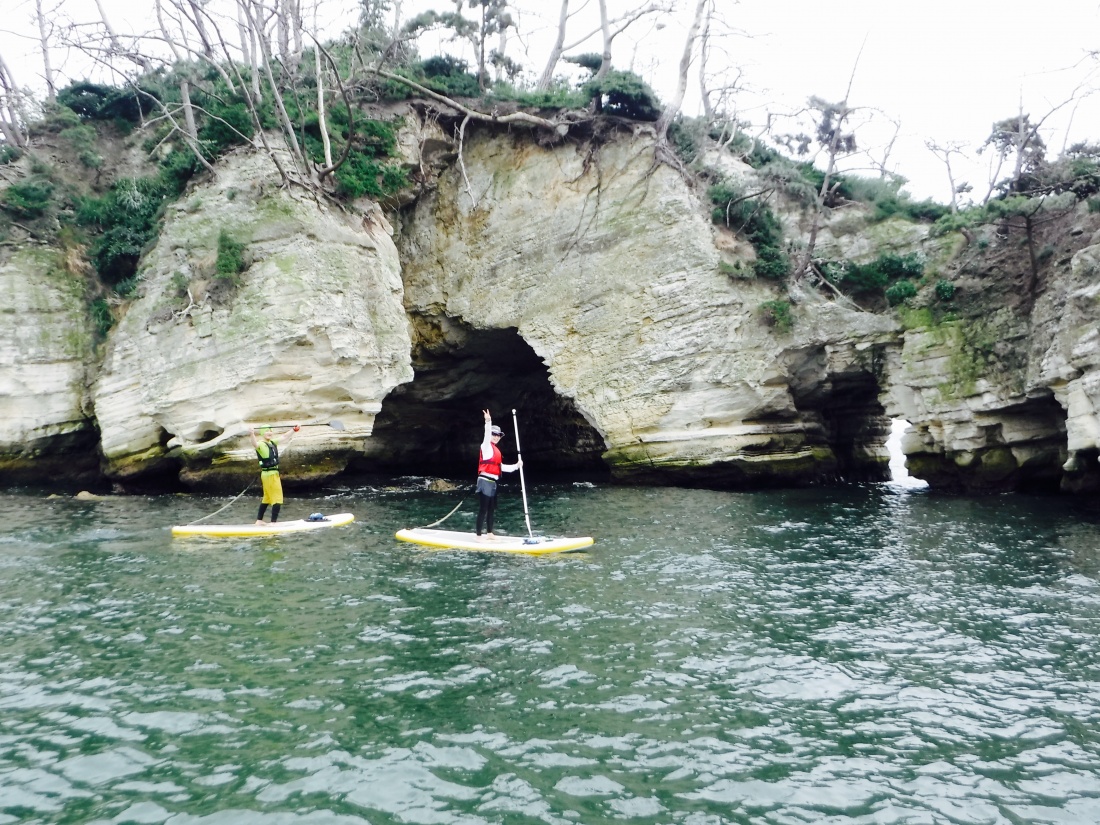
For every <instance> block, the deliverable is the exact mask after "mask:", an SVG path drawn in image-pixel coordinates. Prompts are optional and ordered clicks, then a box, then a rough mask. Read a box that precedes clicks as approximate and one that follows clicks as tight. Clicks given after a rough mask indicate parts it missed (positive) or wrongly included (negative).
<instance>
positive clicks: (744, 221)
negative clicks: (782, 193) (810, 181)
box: [707, 183, 790, 280]
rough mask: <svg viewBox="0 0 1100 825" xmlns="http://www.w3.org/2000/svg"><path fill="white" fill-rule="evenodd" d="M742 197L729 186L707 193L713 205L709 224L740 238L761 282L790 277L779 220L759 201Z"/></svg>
mask: <svg viewBox="0 0 1100 825" xmlns="http://www.w3.org/2000/svg"><path fill="white" fill-rule="evenodd" d="M760 194H764V193H757V194H756V195H746V194H745V193H744V192H742V191H741V189H740V188H738V187H737V186H734V185H733V184H730V183H719V184H715V185H714V186H711V187H710V189H708V190H707V197H709V198H710V201H711V203H713V204H714V209H713V210H712V211H711V220H713V221H714V223H717V224H722V225H724V226H727V227H729V228H730V229H732V230H734V231H735V232H740V233H741V234H743V235H744V236H745V237H746V238H747V239H748V241H749V243H751V244H752V247H753V249H754V250H755V251H756V262H755V263H754V264H753V270H754V272H755V273H756V274H757V275H759V276H761V277H763V278H772V279H775V280H780V279H782V278H785V277H786V276H787V275H788V274H789V273H790V261H789V259H788V258H787V253H786V252H785V251H784V249H783V227H782V225H781V224H780V223H779V218H777V217H776V216H775V213H774V212H773V211H772V210H771V207H769V206H768V204H767V202H766V201H764V200H763V199H761V198H760V197H759V195H760Z"/></svg>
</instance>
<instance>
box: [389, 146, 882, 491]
mask: <svg viewBox="0 0 1100 825" xmlns="http://www.w3.org/2000/svg"><path fill="white" fill-rule="evenodd" d="M399 247H400V249H401V253H402V263H403V278H404V283H405V305H406V308H407V309H408V310H409V312H410V313H411V314H412V316H413V317H414V319H418V321H417V323H418V328H424V327H435V328H439V327H448V328H452V327H455V326H461V328H462V329H463V333H462V337H463V339H464V340H469V339H470V338H476V337H477V336H478V335H482V336H484V335H485V334H486V333H487V332H489V331H502V330H510V329H512V330H515V335H516V337H517V339H518V340H517V341H516V343H515V346H519V345H520V343H519V342H522V346H524V347H529V348H530V350H531V351H533V353H534V354H535V355H536V356H537V358H538V360H539V361H541V363H542V364H544V365H545V371H546V378H545V380H546V381H548V383H549V385H550V387H552V390H553V394H554V395H555V396H557V397H558V398H561V399H567V400H568V402H569V404H570V406H571V407H572V408H573V409H574V410H575V412H576V413H577V414H579V415H580V416H581V417H582V418H583V420H584V421H586V422H587V423H588V425H589V426H590V428H591V430H592V431H594V433H595V434H596V435H598V441H600V442H602V447H603V454H602V459H603V461H605V462H606V463H607V465H608V466H609V467H610V469H611V471H612V473H613V474H614V475H615V477H617V478H620V479H624V480H637V481H653V482H658V481H664V482H676V483H686V484H713V485H759V484H773V483H774V484H792V483H804V482H808V481H813V480H820V479H823V478H829V477H833V476H835V475H836V474H837V473H838V472H840V471H841V470H843V469H845V468H847V469H852V470H854V471H856V472H857V473H858V474H863V475H867V476H870V477H881V476H882V473H883V472H885V466H886V462H887V456H886V453H885V450H884V447H883V444H884V442H885V438H886V435H885V432H886V429H887V422H886V419H885V418H884V417H883V408H882V406H881V404H880V403H879V401H878V398H877V394H878V393H877V380H878V377H877V376H876V375H875V372H876V370H878V369H879V368H880V367H881V366H882V365H884V363H885V359H884V358H882V357H881V350H882V349H883V348H884V347H887V346H889V344H890V342H891V341H892V340H895V339H896V329H897V328H896V324H895V322H894V321H892V320H891V319H889V318H888V317H886V316H881V315H875V314H872V313H866V312H855V311H851V310H846V309H844V308H842V307H840V306H839V305H837V304H833V303H829V302H824V301H816V302H813V303H808V304H807V306H806V308H805V310H804V311H802V312H800V314H799V321H798V323H796V324H795V326H794V327H793V329H792V330H791V331H790V332H789V333H788V332H780V333H777V332H776V331H775V330H774V329H773V328H771V327H769V326H767V325H766V324H765V323H763V321H762V320H761V317H760V311H759V306H760V304H761V303H763V302H765V301H767V300H770V299H774V298H776V297H777V295H778V294H779V293H778V292H777V289H776V287H775V285H773V284H769V283H766V282H763V281H759V280H734V279H731V278H730V277H729V275H727V274H725V273H724V272H723V271H722V267H721V266H720V263H721V261H722V260H723V257H722V256H723V252H722V251H720V249H719V245H718V239H717V237H716V230H715V228H714V227H713V226H712V224H711V223H710V221H709V219H708V215H707V210H706V208H705V207H704V206H703V205H702V204H701V203H700V202H699V201H698V199H697V196H696V195H695V193H693V192H692V190H691V189H690V188H689V187H688V186H687V185H686V183H685V181H684V179H683V177H682V176H681V175H680V174H678V173H677V172H676V171H675V170H673V169H671V168H669V167H667V166H661V165H654V163H653V143H652V138H651V137H650V136H648V135H646V134H645V133H644V132H642V133H635V134H632V135H628V136H624V137H620V138H619V139H616V140H614V141H608V142H595V141H593V142H587V143H585V142H580V143H566V144H563V145H559V146H555V147H551V148H542V147H539V146H537V145H534V144H533V143H532V142H530V141H529V140H525V139H524V138H522V137H516V136H513V135H507V134H503V135H485V136H482V137H481V138H479V139H474V140H471V141H468V142H467V144H466V146H465V148H464V152H463V163H462V166H461V168H458V167H457V166H452V168H451V169H450V170H449V171H448V172H446V173H445V174H443V175H442V176H441V177H440V179H439V181H438V185H437V186H436V188H435V189H434V191H432V192H431V193H430V194H429V195H428V196H427V197H426V198H424V199H423V200H422V201H421V202H420V203H419V204H418V206H417V208H416V210H415V211H414V212H413V214H412V217H411V219H410V220H408V221H407V223H406V225H405V227H404V230H403V232H402V233H401V237H400V239H399ZM508 346H509V345H508V344H507V342H504V341H501V342H499V345H498V349H499V350H504V349H505V348H506V347H508ZM461 349H462V346H461V345H457V346H452V347H450V348H449V357H452V358H454V357H456V356H455V353H456V352H459V351H461ZM439 357H440V355H439V353H438V351H437V352H436V353H435V354H434V358H435V360H438V359H439ZM486 362H487V363H486V365H485V370H486V371H487V373H486V372H483V375H484V374H488V375H491V374H492V371H493V369H494V365H493V353H492V352H489V353H487V357H486ZM432 372H433V374H435V375H438V374H439V372H440V370H439V368H438V366H437V367H436V368H435V369H434V370H433V371H432ZM454 372H455V373H456V374H460V373H458V371H454ZM418 376H419V373H418ZM453 380H457V379H453ZM437 383H438V382H437ZM415 386H416V382H414V384H413V388H411V390H405V391H404V392H405V393H408V392H410V391H411V392H412V393H414V396H415V400H416V404H415V405H412V404H406V405H405V406H407V407H409V408H410V410H411V409H412V407H413V406H416V407H418V408H419V409H422V410H427V411H428V412H433V413H434V412H438V411H439V410H438V407H436V409H435V410H434V411H433V406H434V405H433V402H432V399H431V397H429V394H427V393H416V392H415ZM857 387H858V388H859V389H858V390H855V389H854V388H857ZM436 393H437V394H439V393H438V388H436ZM442 395H443V396H444V397H446V398H447V399H448V403H449V404H450V403H453V400H454V399H455V398H460V399H461V398H463V397H464V396H472V395H473V393H472V392H466V391H464V390H462V389H461V388H459V387H456V386H451V387H450V388H449V389H448V390H447V391H446V392H444V393H442ZM496 395H497V396H499V397H500V399H501V401H506V396H507V393H505V392H503V391H499V392H497V393H496ZM387 403H389V402H387ZM475 404H476V402H475V401H473V400H472V398H471V402H470V403H469V404H467V406H468V407H470V408H471V409H474V410H476V409H477V407H476V406H474V405H475ZM531 413H532V411H531V410H528V414H529V415H530V414H531ZM536 414H537V413H536ZM430 417H439V416H437V415H434V414H433V416H429V418H430ZM419 423H420V427H419V428H418V430H419V431H420V432H421V433H422V434H423V440H426V441H431V440H433V438H434V436H433V435H431V434H430V432H428V434H424V433H425V431H426V430H427V431H430V429H431V424H430V421H429V420H423V421H420V422H419ZM856 431H860V432H861V436H860V437H859V438H856V436H855V433H856ZM864 436H865V437H864ZM438 440H441V441H446V440H448V439H447V438H444V437H441V438H439V439H438ZM592 440H593V439H589V441H590V442H591V441H592ZM856 442H859V444H860V445H861V446H860V447H859V448H856V447H855V446H854V445H855V443H856ZM562 447H563V449H561V450H559V452H575V451H576V450H577V449H578V448H577V447H576V445H571V444H563V445H562Z"/></svg>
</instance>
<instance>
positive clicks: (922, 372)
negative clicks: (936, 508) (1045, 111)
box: [889, 205, 1100, 492]
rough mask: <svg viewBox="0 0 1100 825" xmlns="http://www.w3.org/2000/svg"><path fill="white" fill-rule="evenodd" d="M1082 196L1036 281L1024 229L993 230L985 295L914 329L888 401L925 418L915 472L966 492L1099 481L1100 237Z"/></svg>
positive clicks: (1088, 485) (912, 465)
mask: <svg viewBox="0 0 1100 825" xmlns="http://www.w3.org/2000/svg"><path fill="white" fill-rule="evenodd" d="M1083 207H1084V205H1082V209H1081V210H1079V212H1078V215H1077V217H1076V218H1071V219H1069V220H1067V221H1065V222H1064V223H1063V225H1068V226H1070V227H1071V228H1070V231H1069V232H1068V233H1067V232H1064V231H1063V232H1062V233H1061V234H1060V235H1055V234H1054V232H1053V230H1048V232H1049V233H1050V234H1048V236H1047V237H1045V238H1040V239H1038V243H1041V244H1045V247H1044V248H1049V249H1050V250H1051V251H1052V252H1051V255H1050V256H1048V257H1050V258H1051V262H1050V264H1049V266H1047V267H1045V268H1044V269H1043V271H1042V272H1041V276H1040V278H1039V279H1038V281H1037V282H1036V283H1032V278H1031V275H1030V272H1029V265H1028V260H1027V257H1026V251H1025V252H1021V249H1022V241H1021V238H1020V237H1018V235H1019V233H1018V232H1017V233H1016V234H1015V235H1014V234H1011V233H1006V234H1005V235H1003V236H1001V237H993V238H992V239H985V240H984V241H983V243H987V244H989V245H990V247H991V248H990V249H987V250H985V251H983V252H982V261H983V262H982V263H981V264H978V263H975V264H974V265H973V266H972V267H971V268H970V269H969V273H970V274H969V277H968V278H967V279H966V280H965V281H964V283H965V288H966V289H967V290H968V291H969V292H971V293H972V294H973V295H974V296H976V298H975V299H974V300H972V302H971V303H970V305H969V306H964V307H960V309H959V311H958V312H957V313H954V317H950V316H948V317H946V318H932V317H931V316H929V317H928V318H926V319H925V321H926V323H923V324H921V325H920V326H918V327H916V328H914V329H911V330H909V331H908V332H906V334H905V338H904V340H905V344H904V349H903V353H902V358H901V364H900V368H899V370H898V371H897V372H896V374H894V375H893V376H892V377H891V381H890V391H889V397H890V399H891V400H890V402H889V407H890V412H891V414H893V415H896V416H899V417H902V418H905V419H906V420H908V421H910V422H911V423H912V424H913V425H914V428H913V430H912V431H911V432H910V433H909V434H907V436H906V438H905V440H904V441H903V449H904V451H905V452H906V454H907V456H908V466H909V471H910V473H911V474H913V475H915V476H917V477H919V478H924V479H926V480H928V481H929V483H930V484H932V485H933V486H934V487H936V488H939V489H943V490H952V491H962V492H996V491H1006V490H1026V489H1039V490H1055V489H1058V488H1059V487H1060V488H1061V489H1063V490H1067V491H1073V492H1080V491H1085V490H1092V489H1096V488H1097V487H1098V486H1100V467H1098V466H1097V462H1096V457H1097V455H1098V450H1097V447H1098V440H1097V439H1098V435H1100V418H1098V415H1097V411H1098V409H1100V372H1098V370H1100V340H1098V339H1100V334H1098V332H1097V318H1098V313H1097V296H1098V295H1100V290H1098V289H1097V286H1096V284H1097V282H1098V280H1100V266H1098V263H1097V262H1098V260H1100V246H1098V245H1097V243H1098V242H1100V236H1097V237H1092V238H1091V239H1090V238H1089V234H1087V233H1086V232H1088V233H1091V232H1092V231H1093V230H1094V229H1095V223H1096V218H1095V216H1093V215H1090V214H1089V213H1088V212H1087V210H1086V209H1084V208H1083ZM1075 224H1076V225H1075ZM1086 228H1087V230H1086ZM998 245H999V247H1000V248H1001V249H1002V250H1008V251H1011V252H1012V253H1013V254H1011V255H1009V254H1002V253H1001V252H1000V251H999V250H998V249H997V246H998ZM960 270H961V271H962V272H963V273H964V275H965V274H967V272H968V267H967V264H966V263H965V262H964V263H963V264H962V265H961V266H960Z"/></svg>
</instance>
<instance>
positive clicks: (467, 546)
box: [395, 527, 595, 556]
mask: <svg viewBox="0 0 1100 825" xmlns="http://www.w3.org/2000/svg"><path fill="white" fill-rule="evenodd" d="M395 537H396V538H397V539H398V540H400V541H408V542H412V543H413V544H420V545H423V546H424V547H435V548H439V549H445V550H487V551H490V552H493V553H527V554H529V555H532V556H542V555H545V554H547V553H565V552H568V551H569V550H579V549H580V548H582V547H588V546H589V545H590V544H592V543H593V542H594V541H595V539H593V538H592V537H591V536H582V537H580V538H548V537H546V536H533V537H532V536H496V537H495V538H491V539H490V538H487V537H486V536H478V535H475V534H474V533H460V532H458V531H456V530H431V529H429V528H427V527H417V528H413V529H410V530H398V531H397V533H396V534H395Z"/></svg>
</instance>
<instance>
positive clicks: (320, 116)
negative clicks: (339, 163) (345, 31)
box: [313, 46, 332, 169]
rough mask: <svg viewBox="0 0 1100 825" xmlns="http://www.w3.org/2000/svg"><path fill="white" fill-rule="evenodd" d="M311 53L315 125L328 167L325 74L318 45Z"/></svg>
mask: <svg viewBox="0 0 1100 825" xmlns="http://www.w3.org/2000/svg"><path fill="white" fill-rule="evenodd" d="M313 54H314V56H315V57H316V60H315V61H314V68H315V70H316V72H317V127H318V128H319V129H320V130H321V143H323V144H324V147H325V168H326V169H328V168H330V167H331V166H332V143H331V141H330V140H329V137H328V124H327V123H326V122H325V75H324V68H323V66H322V65H321V49H320V47H319V46H315V47H314V48H313Z"/></svg>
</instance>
